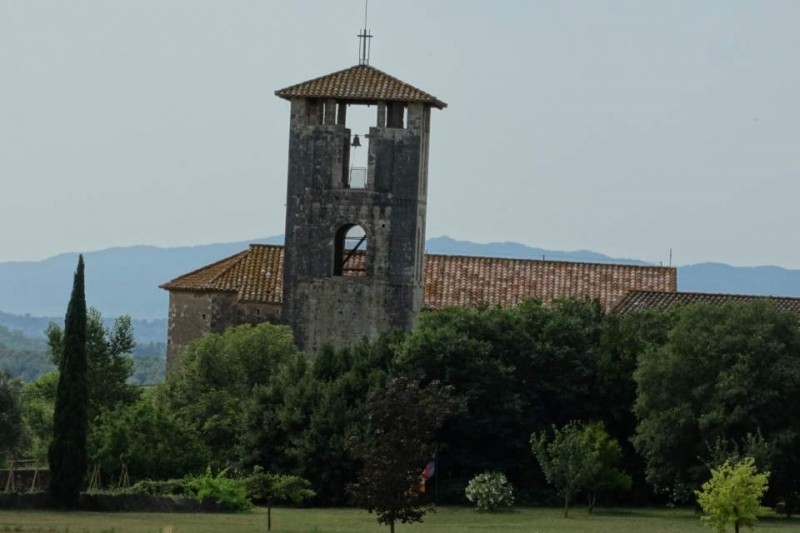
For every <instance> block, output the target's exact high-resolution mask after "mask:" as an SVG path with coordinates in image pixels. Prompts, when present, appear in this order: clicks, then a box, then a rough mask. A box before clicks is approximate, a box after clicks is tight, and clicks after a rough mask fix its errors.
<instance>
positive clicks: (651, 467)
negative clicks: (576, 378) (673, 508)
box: [634, 302, 800, 503]
mask: <svg viewBox="0 0 800 533" xmlns="http://www.w3.org/2000/svg"><path fill="white" fill-rule="evenodd" d="M798 354H800V331H799V330H798V327H797V317H796V315H794V314H792V313H783V312H779V311H777V310H776V309H774V308H773V307H772V306H771V305H770V304H769V303H766V302H758V303H729V304H726V305H723V306H712V305H707V304H697V305H692V306H687V307H685V308H683V309H681V310H680V311H679V314H678V317H677V321H676V324H675V326H674V327H673V328H672V330H671V331H670V333H669V338H668V341H667V342H666V343H665V344H664V345H662V346H660V347H654V348H651V349H649V350H646V351H645V352H644V353H643V354H642V356H641V357H640V363H639V367H638V369H637V370H636V373H635V378H636V382H637V384H638V394H637V399H636V404H635V413H636V415H637V418H638V425H637V428H636V435H635V437H634V444H635V446H636V448H637V450H639V452H640V453H641V454H642V456H643V457H644V458H645V461H646V464H647V471H646V472H647V477H648V480H649V481H650V482H651V483H652V484H653V486H654V487H655V488H656V489H657V490H659V491H664V492H666V493H668V494H670V495H671V496H672V497H673V498H674V499H675V500H677V501H689V500H691V499H692V496H693V491H694V490H696V489H698V488H699V487H700V484H701V483H702V482H703V481H704V480H705V479H707V478H708V475H709V466H708V465H709V464H712V463H714V462H715V461H716V462H718V458H715V457H713V455H714V453H713V450H714V448H715V446H716V444H717V443H724V445H725V446H726V447H727V448H729V449H734V448H738V449H739V450H745V451H746V450H747V449H748V448H750V447H752V446H749V444H748V440H752V438H753V435H761V436H762V437H763V440H764V441H765V443H766V444H767V445H768V446H769V449H770V452H769V453H768V454H762V455H769V457H770V463H771V464H769V465H764V466H763V468H765V469H766V470H769V471H771V472H772V473H773V474H772V477H771V479H772V480H773V482H772V483H771V484H770V495H771V497H770V498H768V499H771V500H772V502H773V503H774V502H775V501H777V500H778V499H783V500H785V501H786V502H787V503H790V502H791V501H792V495H793V494H794V493H796V492H798V490H799V489H800V485H799V484H798V482H800V480H798V476H797V474H796V472H798V471H799V470H800V464H798V461H800V457H798V454H797V450H798V449H800V439H799V438H798V436H799V435H798V429H797V428H798V427H800V358H799V357H798ZM712 466H713V465H712Z"/></svg>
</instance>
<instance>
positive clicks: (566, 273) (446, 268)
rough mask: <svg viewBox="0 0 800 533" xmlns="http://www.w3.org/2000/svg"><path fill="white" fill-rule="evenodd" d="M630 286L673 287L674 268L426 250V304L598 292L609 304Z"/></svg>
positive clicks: (506, 303)
mask: <svg viewBox="0 0 800 533" xmlns="http://www.w3.org/2000/svg"><path fill="white" fill-rule="evenodd" d="M631 289H651V290H664V291H670V290H672V291H674V290H675V269H672V268H665V267H647V266H633V265H613V264H598V263H572V262H566V261H540V260H531V259H502V258H491V257H466V256H450V255H426V256H425V296H424V301H425V305H426V306H427V307H430V308H433V309H438V308H441V307H446V306H453V305H454V306H460V307H468V306H474V305H479V304H482V303H486V304H490V305H500V306H502V307H510V306H514V305H517V304H519V303H521V302H522V301H523V300H527V299H531V298H536V299H538V300H541V301H543V302H545V303H547V302H550V301H552V300H554V299H557V298H565V297H569V296H586V297H589V298H596V299H598V300H599V301H600V303H601V305H602V306H603V307H604V308H606V309H608V308H610V307H611V306H613V305H614V304H615V303H616V302H617V301H618V300H620V299H621V298H622V297H623V296H624V295H625V294H626V293H627V292H628V291H629V290H631Z"/></svg>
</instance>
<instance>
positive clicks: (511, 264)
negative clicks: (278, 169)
mask: <svg viewBox="0 0 800 533" xmlns="http://www.w3.org/2000/svg"><path fill="white" fill-rule="evenodd" d="M161 287H162V288H163V289H166V290H170V291H173V290H176V291H181V290H184V291H237V292H238V298H239V300H240V301H242V302H254V303H255V302H257V303H273V304H280V303H282V301H283V247H282V246H273V245H257V244H253V245H250V248H249V249H248V250H245V251H244V252H241V253H239V254H236V255H234V256H232V257H229V258H227V259H223V260H222V261H219V262H217V263H213V264H211V265H208V266H207V267H203V268H200V269H198V270H195V271H194V272H190V273H189V274H185V275H183V276H180V277H178V278H176V279H174V280H172V281H170V282H168V283H165V284H164V285H161ZM636 289H638V290H650V291H675V290H676V276H675V269H674V268H668V267H649V266H644V267H643V266H632V265H609V264H597V263H571V262H565V261H539V260H530V259H499V258H490V257H467V256H454V255H430V254H428V255H426V256H425V292H424V303H425V306H426V307H429V308H433V309H438V308H442V307H446V306H461V307H468V306H475V305H480V304H484V303H485V304H489V305H500V306H503V307H509V306H513V305H516V304H518V303H520V302H522V301H523V300H526V299H530V298H537V299H539V300H541V301H543V302H545V303H546V302H550V301H551V300H554V299H556V298H564V297H568V296H586V297H589V298H597V299H598V300H599V301H600V303H601V304H602V305H603V307H604V308H606V309H609V308H611V307H612V306H614V305H615V304H616V303H617V302H618V301H619V300H621V299H622V298H623V297H624V296H625V294H626V293H628V291H630V290H636Z"/></svg>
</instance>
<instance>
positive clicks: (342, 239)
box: [333, 224, 367, 277]
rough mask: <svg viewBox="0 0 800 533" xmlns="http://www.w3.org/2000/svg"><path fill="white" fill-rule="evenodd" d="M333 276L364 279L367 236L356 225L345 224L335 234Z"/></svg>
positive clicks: (365, 273) (362, 229)
mask: <svg viewBox="0 0 800 533" xmlns="http://www.w3.org/2000/svg"><path fill="white" fill-rule="evenodd" d="M335 247H336V248H335V250H334V257H333V275H334V276H351V277H364V276H366V275H367V234H366V232H365V231H364V228H362V227H361V226H358V225H356V224H347V225H345V226H342V227H341V228H339V231H337V232H336V242H335Z"/></svg>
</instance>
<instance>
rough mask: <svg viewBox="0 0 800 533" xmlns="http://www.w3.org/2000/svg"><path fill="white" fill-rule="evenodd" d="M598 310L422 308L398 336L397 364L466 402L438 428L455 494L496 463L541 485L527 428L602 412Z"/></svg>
mask: <svg viewBox="0 0 800 533" xmlns="http://www.w3.org/2000/svg"><path fill="white" fill-rule="evenodd" d="M604 317H605V315H604V314H603V312H602V309H601V308H600V306H599V305H598V304H597V302H595V301H591V300H585V299H582V300H579V299H566V300H559V301H555V302H553V303H552V305H548V306H544V305H542V304H541V303H540V302H538V301H535V300H530V301H526V302H523V303H521V304H520V305H518V306H516V307H513V308H507V309H502V308H499V307H479V308H470V309H460V308H448V309H443V310H437V311H429V312H425V313H422V314H421V315H420V323H419V326H418V327H417V329H416V330H415V331H414V332H413V333H411V334H409V335H408V336H407V337H406V339H405V341H403V342H402V343H398V344H399V346H398V363H397V372H399V373H401V374H404V375H411V376H414V375H418V374H423V375H425V376H426V377H427V378H428V379H436V380H438V381H440V382H441V383H442V384H444V385H449V386H452V387H453V396H454V397H455V398H457V399H459V400H460V401H462V402H463V403H464V405H465V406H466V408H465V409H464V410H463V411H462V412H460V413H457V414H455V415H454V416H453V417H452V419H451V420H449V421H448V422H447V423H446V424H445V426H444V427H443V429H442V431H441V446H442V448H441V449H442V451H443V455H445V454H446V457H447V460H446V461H443V463H442V470H441V471H442V473H444V474H445V475H446V478H447V479H450V480H452V481H451V483H452V484H453V485H457V486H458V489H457V493H461V490H463V487H464V485H466V483H467V482H468V481H469V479H471V478H472V477H473V476H474V475H476V474H478V473H480V472H484V471H493V470H497V471H501V472H504V473H505V474H506V475H507V476H508V478H509V480H510V481H511V482H512V483H513V484H514V486H515V487H517V488H519V489H520V492H523V493H524V492H528V491H530V490H531V489H535V488H536V487H537V485H544V480H543V479H541V476H537V477H536V478H531V476H529V475H528V473H529V472H530V471H532V470H535V469H536V461H535V459H534V457H533V455H532V454H531V452H530V445H529V438H530V435H531V433H532V432H533V431H539V430H543V429H546V428H548V427H550V425H551V424H555V425H557V426H561V425H564V424H566V423H567V422H569V421H570V420H573V419H596V418H597V417H598V416H599V415H600V414H602V412H603V411H602V410H601V409H600V408H599V407H598V401H597V393H596V387H595V382H596V377H595V374H596V369H597V359H598V352H599V346H600V338H601V334H602V325H603V321H604ZM537 473H538V472H537ZM453 488H454V489H455V487H453ZM452 492H456V490H453V491H452Z"/></svg>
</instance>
